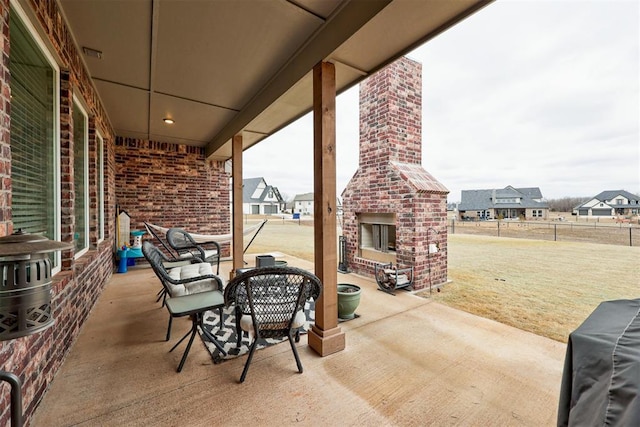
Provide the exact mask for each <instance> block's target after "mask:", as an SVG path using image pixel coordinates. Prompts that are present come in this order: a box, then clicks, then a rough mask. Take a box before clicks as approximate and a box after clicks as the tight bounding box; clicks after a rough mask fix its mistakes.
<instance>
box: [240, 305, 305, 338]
mask: <svg viewBox="0 0 640 427" xmlns="http://www.w3.org/2000/svg"><path fill="white" fill-rule="evenodd" d="M258 322H260V316H258ZM305 323H307V316H306V315H305V314H304V310H300V311H298V312H297V313H296V317H295V318H294V319H293V325H292V326H291V328H292V329H298V328H301V327H302V326H304V325H305ZM287 326H288V325H287V324H275V323H274V324H264V323H262V328H263V329H285V328H286V327H287ZM240 327H241V328H242V330H243V331H247V332H249V334H250V335H252V333H253V321H252V320H251V315H250V314H243V315H242V317H241V318H240Z"/></svg>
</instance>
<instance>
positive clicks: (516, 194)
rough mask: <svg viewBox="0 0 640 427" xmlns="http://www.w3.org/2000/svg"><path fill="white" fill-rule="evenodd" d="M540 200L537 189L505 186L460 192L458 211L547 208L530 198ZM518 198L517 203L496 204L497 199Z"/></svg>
mask: <svg viewBox="0 0 640 427" xmlns="http://www.w3.org/2000/svg"><path fill="white" fill-rule="evenodd" d="M532 195H533V196H536V197H535V198H536V199H538V198H542V192H541V191H540V188H538V187H525V188H514V187H512V186H507V187H505V188H502V189H488V190H462V192H461V196H462V197H461V199H462V200H461V201H460V204H459V205H458V210H459V211H476V210H485V209H495V208H505V209H511V208H520V209H522V208H541V209H545V208H547V209H548V208H549V205H548V204H547V203H546V202H538V201H536V200H534V198H533V197H532ZM507 198H509V199H510V198H519V199H520V202H519V203H496V200H497V199H507Z"/></svg>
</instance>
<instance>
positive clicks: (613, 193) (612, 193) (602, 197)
mask: <svg viewBox="0 0 640 427" xmlns="http://www.w3.org/2000/svg"><path fill="white" fill-rule="evenodd" d="M617 196H622V197H624V198H625V199H628V200H630V201H631V200H635V201H640V197H638V196H636V195H635V194H632V193H629V192H628V191H625V190H607V191H603V192H602V193H600V194H598V195H597V196H595V197H594V199H597V200H599V201H601V202H604V201H607V200H612V199H614V198H616V197H617Z"/></svg>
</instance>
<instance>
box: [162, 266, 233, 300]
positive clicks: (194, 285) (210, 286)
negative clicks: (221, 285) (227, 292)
mask: <svg viewBox="0 0 640 427" xmlns="http://www.w3.org/2000/svg"><path fill="white" fill-rule="evenodd" d="M168 274H169V277H171V278H172V279H174V280H184V279H190V278H192V277H197V276H204V275H208V274H213V269H212V268H211V264H209V263H206V262H200V263H196V264H189V265H184V266H180V267H174V268H172V269H171V270H169V271H168ZM168 285H169V287H170V288H171V296H172V297H178V296H183V295H191V294H197V293H199V292H205V291H222V289H218V281H216V280H214V279H203V280H198V281H195V282H189V283H184V284H179V285H174V284H172V283H169V284H168Z"/></svg>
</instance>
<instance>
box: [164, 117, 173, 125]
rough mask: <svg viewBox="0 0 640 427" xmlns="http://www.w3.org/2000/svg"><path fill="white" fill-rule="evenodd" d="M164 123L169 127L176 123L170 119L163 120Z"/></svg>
mask: <svg viewBox="0 0 640 427" xmlns="http://www.w3.org/2000/svg"><path fill="white" fill-rule="evenodd" d="M162 121H163V122H165V123H166V124H168V125H172V124H173V123H174V121H173V119H171V118H169V117H165V118H164V119H162Z"/></svg>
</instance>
